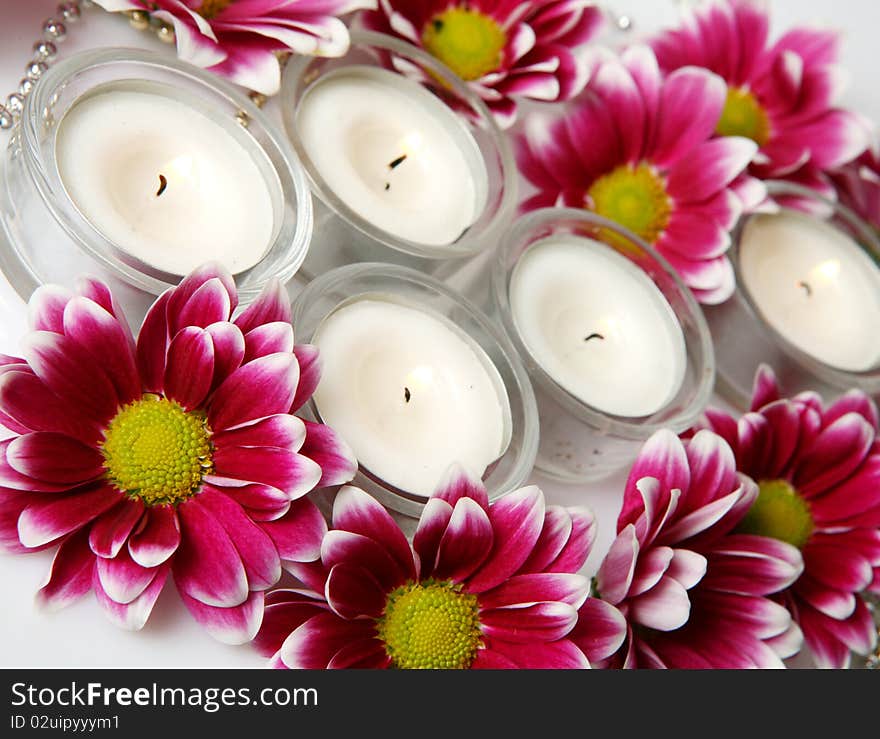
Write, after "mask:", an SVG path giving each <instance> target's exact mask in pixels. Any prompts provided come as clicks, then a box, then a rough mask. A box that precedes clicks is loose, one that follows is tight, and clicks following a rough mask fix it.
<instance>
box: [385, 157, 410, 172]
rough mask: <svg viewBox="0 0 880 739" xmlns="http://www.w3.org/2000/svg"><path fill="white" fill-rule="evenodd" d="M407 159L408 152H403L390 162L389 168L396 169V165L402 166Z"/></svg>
mask: <svg viewBox="0 0 880 739" xmlns="http://www.w3.org/2000/svg"><path fill="white" fill-rule="evenodd" d="M405 161H406V154H401V155H400V156H399V157H397V159H395V160H393V161H392V162H390V163H389V164H388V169H394V168H395V167H398V166H400V165H401V164H403V163H404V162H405Z"/></svg>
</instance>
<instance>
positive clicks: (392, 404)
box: [313, 295, 511, 496]
mask: <svg viewBox="0 0 880 739" xmlns="http://www.w3.org/2000/svg"><path fill="white" fill-rule="evenodd" d="M313 342H314V343H315V344H316V345H317V346H318V347H319V349H320V352H321V360H322V367H323V374H322V376H321V382H320V384H319V385H318V389H317V390H316V391H315V395H314V400H315V405H316V407H317V409H318V412H319V413H320V415H321V418H322V419H323V420H324V421H325V422H326V423H328V424H330V425H331V426H332V427H333V428H334V429H336V431H338V432H339V433H340V434H342V436H343V438H344V439H346V441H347V442H348V443H349V444H350V445H351V447H352V449H353V450H354V452H355V454H356V456H357V458H358V461H359V462H360V463H361V464H362V465H363V466H364V468H365V469H367V470H369V471H370V473H372V474H373V475H375V476H377V477H379V478H380V479H382V480H383V481H384V482H386V483H388V484H390V485H391V486H393V487H396V488H398V489H400V490H404V491H407V492H409V493H413V494H416V495H422V496H428V495H430V494H431V493H432V492H433V491H434V489H435V488H436V486H437V484H438V482H439V481H440V480H441V478H442V477H443V475H444V473H445V472H446V470H447V469H448V468H449V466H450V465H451V464H453V463H455V462H458V463H460V464H461V465H463V466H464V467H465V469H467V470H469V471H470V472H471V473H472V474H474V475H482V474H483V472H484V471H485V470H486V468H487V467H488V466H489V465H490V464H491V463H492V462H494V461H495V460H496V459H498V458H499V457H500V456H501V455H502V454H503V453H504V451H505V450H506V448H507V446H508V444H509V443H510V429H511V413H510V404H509V400H508V397H507V392H506V391H505V389H504V384H503V382H502V380H501V376H500V375H499V374H498V370H497V369H496V368H495V366H494V365H493V364H492V362H491V360H490V359H489V357H488V356H487V355H486V353H485V352H484V351H483V350H482V348H480V346H479V345H478V344H476V342H474V341H473V340H472V339H471V338H470V337H469V336H467V335H466V334H465V333H464V332H462V331H461V330H460V329H458V328H457V327H456V326H455V325H454V324H452V323H451V322H449V321H447V320H446V319H444V318H441V317H440V316H438V315H434V314H431V313H429V312H427V311H425V310H423V309H421V308H418V307H415V306H411V305H408V304H405V303H401V302H398V301H397V300H396V299H395V298H393V297H392V296H383V295H365V296H363V297H360V298H357V299H355V300H353V301H352V302H349V303H346V304H343V305H342V306H340V307H339V308H337V309H336V310H335V311H334V312H333V313H331V314H330V315H329V316H327V318H325V319H324V321H323V322H322V323H321V325H320V326H319V328H318V330H317V331H316V333H315V335H314V338H313Z"/></svg>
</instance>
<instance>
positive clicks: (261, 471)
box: [205, 447, 321, 499]
mask: <svg viewBox="0 0 880 739" xmlns="http://www.w3.org/2000/svg"><path fill="white" fill-rule="evenodd" d="M213 459H214V472H213V473H212V474H210V475H206V476H205V482H210V483H217V484H220V485H223V483H224V482H226V481H230V480H231V481H234V480H241V481H242V482H246V483H247V482H260V483H263V484H265V485H271V486H272V487H276V488H278V489H279V490H282V491H284V492H285V493H286V494H287V495H288V496H289V497H290V498H291V499H294V498H300V497H302V496H303V495H305V494H306V493H308V492H309V491H311V490H313V489H314V487H315V485H317V483H318V481H319V480H320V479H321V468H320V467H319V466H318V465H317V463H316V462H313V461H312V460H311V459H309V458H308V457H304V456H303V455H301V454H296V453H295V452H290V451H287V450H286V449H279V448H277V447H224V448H222V449H217V450H216V451H215V452H214V457H213Z"/></svg>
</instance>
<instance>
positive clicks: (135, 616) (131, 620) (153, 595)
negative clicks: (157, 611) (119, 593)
mask: <svg viewBox="0 0 880 739" xmlns="http://www.w3.org/2000/svg"><path fill="white" fill-rule="evenodd" d="M167 579H168V568H167V567H160V568H159V569H158V570H157V572H156V574H155V576H154V577H153V580H152V582H150V584H149V586H148V587H147V588H146V590H144V592H143V593H141V594H140V595H139V596H138V597H137V598H135V599H134V600H133V601H131V602H130V603H125V604H123V603H117V602H116V601H115V600H112V599H111V598H110V597H108V595H107V593H105V592H104V589H103V588H102V587H101V583H100V582H99V581H98V579H97V576H96V577H95V581H94V583H93V585H94V589H95V597H96V598H97V599H98V603H99V604H100V605H101V607H102V608H103V610H104V613H106V614H107V616H108V617H109V618H110V621H111V622H113V623H115V624H116V625H117V626H119V627H120V628H123V629H129V630H131V631H137V630H139V629H142V628H143V627H144V624H146V623H147V619H149V617H150V613H151V612H152V610H153V606H154V605H156V599H157V598H158V597H159V593H161V592H162V588H163V587H165V581H166V580H167Z"/></svg>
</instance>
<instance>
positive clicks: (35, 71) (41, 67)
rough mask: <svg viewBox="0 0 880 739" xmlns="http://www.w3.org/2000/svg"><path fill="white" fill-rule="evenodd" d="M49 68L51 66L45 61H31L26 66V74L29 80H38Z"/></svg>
mask: <svg viewBox="0 0 880 739" xmlns="http://www.w3.org/2000/svg"><path fill="white" fill-rule="evenodd" d="M48 69H49V66H48V65H47V64H46V63H45V62H31V63H30V64H28V65H27V66H26V67H25V68H24V74H25V76H26V77H27V78H28V79H29V80H33V81H34V82H36V81H37V80H38V79H40V77H42V76H43V75H44V74H45V73H46V71H47V70H48Z"/></svg>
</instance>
